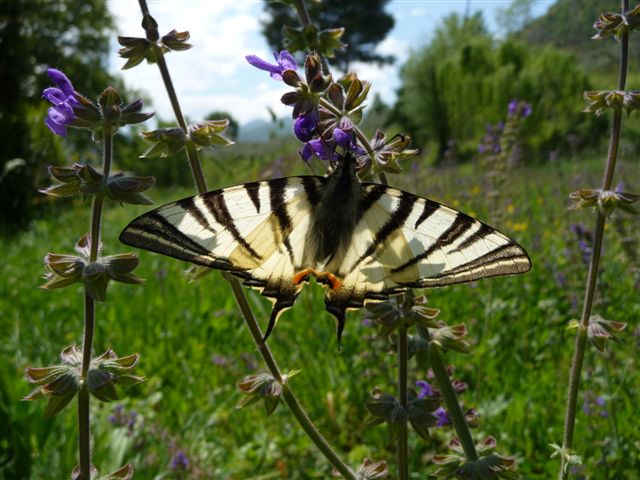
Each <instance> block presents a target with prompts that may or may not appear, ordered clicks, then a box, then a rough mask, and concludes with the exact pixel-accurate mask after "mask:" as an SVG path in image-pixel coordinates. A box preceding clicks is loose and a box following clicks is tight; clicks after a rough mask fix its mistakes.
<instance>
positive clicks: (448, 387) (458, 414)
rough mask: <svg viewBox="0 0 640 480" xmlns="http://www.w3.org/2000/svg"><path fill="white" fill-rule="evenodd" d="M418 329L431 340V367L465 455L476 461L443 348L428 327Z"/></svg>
mask: <svg viewBox="0 0 640 480" xmlns="http://www.w3.org/2000/svg"><path fill="white" fill-rule="evenodd" d="M417 329H418V332H419V333H420V335H421V336H422V338H424V339H425V340H427V341H428V342H429V360H430V363H431V369H432V370H433V375H434V376H435V377H436V382H437V383H438V388H439V389H440V393H441V394H442V399H443V400H444V404H445V406H446V407H447V413H448V414H449V418H450V419H451V424H452V425H453V428H454V429H455V431H456V433H457V434H458V438H459V439H460V443H461V445H462V449H463V450H464V456H465V457H466V459H467V460H469V461H471V462H473V461H476V460H478V453H477V452H476V447H475V445H474V443H473V438H471V432H470V431H469V426H468V425H467V421H466V419H465V418H464V413H463V412H462V408H461V407H460V402H459V401H458V396H457V395H456V392H455V390H454V389H453V385H452V384H451V379H450V378H449V374H448V373H447V368H446V367H445V364H444V360H443V358H442V357H443V354H442V350H441V349H440V346H439V345H437V344H436V343H434V342H433V341H432V339H431V334H430V333H429V329H428V328H426V327H422V326H420V325H418V326H417Z"/></svg>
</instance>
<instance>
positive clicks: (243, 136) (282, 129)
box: [238, 117, 293, 143]
mask: <svg viewBox="0 0 640 480" xmlns="http://www.w3.org/2000/svg"><path fill="white" fill-rule="evenodd" d="M292 125H293V120H292V119H291V117H285V118H280V119H278V120H277V121H276V122H275V123H274V122H268V121H266V120H252V121H250V122H248V123H245V124H244V125H241V126H240V129H239V131H238V141H239V142H248V143H264V142H268V141H269V140H270V139H271V138H273V137H285V136H287V135H292V133H291V127H292Z"/></svg>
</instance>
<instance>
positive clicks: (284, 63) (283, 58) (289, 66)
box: [273, 50, 298, 71]
mask: <svg viewBox="0 0 640 480" xmlns="http://www.w3.org/2000/svg"><path fill="white" fill-rule="evenodd" d="M273 56H274V57H275V59H276V62H278V65H280V66H281V67H282V69H283V71H284V70H297V69H298V65H297V64H296V59H295V58H293V55H291V54H290V53H289V52H287V51H286V50H280V52H279V53H276V52H273Z"/></svg>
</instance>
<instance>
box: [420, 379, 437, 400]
mask: <svg viewBox="0 0 640 480" xmlns="http://www.w3.org/2000/svg"><path fill="white" fill-rule="evenodd" d="M416 386H417V387H420V391H419V392H418V398H426V397H432V396H433V394H434V393H435V392H434V391H433V387H432V386H431V385H429V383H428V382H425V381H424V380H418V381H417V382H416Z"/></svg>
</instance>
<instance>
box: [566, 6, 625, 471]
mask: <svg viewBox="0 0 640 480" xmlns="http://www.w3.org/2000/svg"><path fill="white" fill-rule="evenodd" d="M621 7H622V13H623V14H624V12H626V11H627V10H628V8H629V0H622V1H621ZM628 55H629V35H628V33H624V34H623V35H622V37H621V39H620V65H619V71H618V89H619V90H624V88H625V85H626V82H627V65H628ZM621 127H622V109H621V108H616V109H615V110H614V112H613V120H612V127H611V137H610V139H609V151H608V155H607V164H606V166H605V170H604V175H603V179H602V189H603V190H609V189H610V188H611V182H612V180H613V174H614V171H615V166H616V160H617V157H618V145H619V142H620V131H621ZM604 227H605V216H604V214H603V213H601V212H600V211H599V210H598V211H597V213H596V226H595V231H594V235H593V239H594V241H593V253H592V254H591V259H590V261H589V273H588V274H587V282H586V287H585V294H584V303H583V308H582V315H581V317H580V328H579V329H578V334H577V336H576V342H575V349H574V354H573V360H572V362H571V370H570V373H569V388H568V395H567V407H566V413H565V421H564V435H563V438H562V448H563V449H564V450H565V451H566V452H570V451H571V449H572V447H573V433H574V428H575V421H576V412H577V404H578V391H579V388H580V374H581V372H582V364H583V363H584V354H585V350H586V345H587V328H588V326H589V318H590V317H591V309H592V306H593V297H594V294H595V290H596V283H597V278H598V267H599V264H600V255H601V253H602V241H603V238H604ZM566 461H567V457H566V456H563V457H562V461H561V465H560V472H559V474H558V478H560V479H561V480H566V479H567V478H568V477H569V469H568V468H567V467H568V465H567V464H566Z"/></svg>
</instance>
